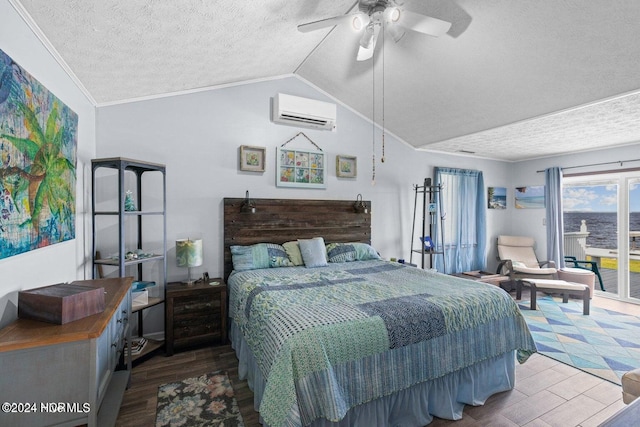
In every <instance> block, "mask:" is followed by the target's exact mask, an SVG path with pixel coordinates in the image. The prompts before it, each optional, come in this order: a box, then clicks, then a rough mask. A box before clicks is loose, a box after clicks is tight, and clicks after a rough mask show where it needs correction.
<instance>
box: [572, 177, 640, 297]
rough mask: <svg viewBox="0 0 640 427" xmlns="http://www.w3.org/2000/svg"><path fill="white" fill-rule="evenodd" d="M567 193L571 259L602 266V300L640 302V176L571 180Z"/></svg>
mask: <svg viewBox="0 0 640 427" xmlns="http://www.w3.org/2000/svg"><path fill="white" fill-rule="evenodd" d="M563 188H564V193H563V210H564V229H565V236H564V242H565V255H570V256H575V257H576V258H577V259H579V260H580V259H582V260H588V261H593V262H595V263H596V265H597V266H598V271H599V273H600V277H596V283H595V289H596V291H600V292H601V294H600V295H602V296H607V297H613V298H618V299H621V300H628V301H634V300H635V301H636V302H640V172H626V173H615V174H614V173H610V174H602V175H585V176H571V177H565V179H564V180H563ZM569 266H570V265H569ZM603 290H604V292H603Z"/></svg>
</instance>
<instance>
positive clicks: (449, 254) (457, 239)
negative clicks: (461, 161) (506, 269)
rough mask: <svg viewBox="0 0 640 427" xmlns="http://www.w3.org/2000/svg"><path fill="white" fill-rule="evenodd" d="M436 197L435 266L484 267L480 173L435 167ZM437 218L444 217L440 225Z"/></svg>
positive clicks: (448, 270) (450, 269)
mask: <svg viewBox="0 0 640 427" xmlns="http://www.w3.org/2000/svg"><path fill="white" fill-rule="evenodd" d="M435 185H440V186H441V192H440V197H438V198H437V200H436V206H437V215H435V216H434V217H435V219H436V220H435V224H433V225H434V229H435V233H434V237H435V239H434V244H435V246H436V250H437V251H444V255H436V256H435V262H434V266H435V268H436V269H437V270H438V271H439V272H441V273H446V274H451V273H460V272H463V271H472V270H482V269H484V268H485V267H486V262H487V260H486V229H487V224H486V209H487V206H486V196H485V188H484V179H483V177H482V172H480V171H476V170H466V169H453V168H439V167H437V168H435ZM439 217H444V221H442V223H443V226H442V227H441V224H440V221H439V219H438V218H439Z"/></svg>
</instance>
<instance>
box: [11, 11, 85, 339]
mask: <svg viewBox="0 0 640 427" xmlns="http://www.w3.org/2000/svg"><path fill="white" fill-rule="evenodd" d="M0 48H1V49H2V50H3V51H4V52H5V53H6V54H7V55H9V56H10V57H11V58H12V59H13V60H14V61H15V62H16V63H17V64H19V65H20V66H21V67H22V68H24V69H25V70H26V71H27V72H29V73H30V74H31V75H32V76H34V77H35V78H36V79H37V80H38V81H39V82H40V83H42V84H43V85H44V86H45V87H46V88H47V89H48V90H49V91H51V92H52V93H53V94H54V95H56V96H57V97H58V98H59V99H60V100H61V101H62V102H64V103H65V104H66V105H68V106H69V107H70V108H71V109H72V110H73V111H75V112H76V113H77V114H78V117H79V123H78V163H77V170H76V173H77V192H76V215H77V216H76V239H75V240H71V241H67V242H64V243H59V244H56V245H52V246H48V247H46V248H42V249H37V250H35V251H31V252H27V253H24V254H20V255H16V256H13V257H10V258H5V259H1V260H0V277H2V279H0V313H2V314H1V317H0V327H2V326H5V325H6V324H8V323H9V322H11V321H13V320H14V319H15V318H16V316H17V299H18V291H19V290H22V289H29V288H34V287H39V286H45V285H51V284H55V283H59V282H64V281H72V280H76V279H84V278H85V262H84V261H85V257H86V254H88V253H89V252H87V251H86V249H87V245H86V240H85V237H86V235H85V233H86V229H85V224H86V222H85V215H86V211H87V207H86V205H85V200H86V199H87V198H86V195H87V189H88V188H89V185H88V181H87V177H89V180H90V174H89V173H88V172H89V169H88V165H89V160H90V159H91V158H92V157H94V155H95V108H94V107H93V105H92V104H91V103H90V102H89V101H88V100H87V98H86V97H85V96H84V95H83V93H82V91H80V90H79V89H78V87H77V86H76V85H75V84H74V82H73V80H72V79H70V78H69V76H68V75H67V74H66V73H65V72H64V70H63V69H62V67H60V65H59V64H58V63H57V62H56V61H55V59H54V58H53V56H52V55H51V54H50V53H49V51H47V49H46V48H45V47H44V45H43V44H42V43H41V42H40V40H39V39H38V38H37V37H36V35H35V34H34V33H33V31H31V29H30V28H29V27H28V26H27V24H26V23H25V22H24V20H23V19H22V18H21V17H20V15H19V14H18V13H17V12H16V10H15V9H14V8H13V6H12V5H11V4H10V3H9V1H8V0H0ZM89 207H90V205H89Z"/></svg>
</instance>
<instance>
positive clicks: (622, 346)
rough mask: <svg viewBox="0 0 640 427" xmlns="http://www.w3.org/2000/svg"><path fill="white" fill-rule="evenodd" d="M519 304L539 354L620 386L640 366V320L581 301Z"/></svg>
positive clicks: (549, 300)
mask: <svg viewBox="0 0 640 427" xmlns="http://www.w3.org/2000/svg"><path fill="white" fill-rule="evenodd" d="M518 306H519V307H520V311H521V312H522V314H523V315H524V318H525V320H526V322H527V325H529V330H530V331H531V335H532V336H533V339H534V341H535V342H536V347H537V348H538V353H541V354H544V355H545V356H548V357H551V358H552V359H555V360H558V361H560V362H563V363H565V364H567V365H571V366H574V367H576V368H578V369H580V370H583V371H585V372H588V373H590V374H592V375H595V376H597V377H600V378H603V379H605V380H607V381H610V382H612V383H614V384H618V385H620V383H621V381H620V379H621V377H622V375H623V374H624V373H625V372H627V371H629V370H631V369H635V368H637V367H639V366H640V319H639V318H637V317H635V316H629V315H626V314H622V313H618V312H615V311H612V310H605V309H603V308H598V307H593V306H591V314H590V315H587V316H585V315H583V314H582V301H572V300H569V302H568V303H566V304H563V303H562V298H557V297H555V298H552V297H550V296H546V297H544V298H539V299H538V309H537V310H534V311H532V310H529V307H530V304H529V302H528V301H523V302H519V303H518Z"/></svg>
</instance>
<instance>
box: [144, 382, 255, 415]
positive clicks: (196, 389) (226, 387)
mask: <svg viewBox="0 0 640 427" xmlns="http://www.w3.org/2000/svg"><path fill="white" fill-rule="evenodd" d="M161 426H180V427H192V426H220V427H222V426H224V427H243V426H244V423H243V421H242V416H241V415H240V410H239V409H238V403H237V402H236V399H235V397H234V396H233V387H232V386H231V382H230V381H229V377H228V376H227V374H226V373H224V372H220V371H219V372H213V373H210V374H205V375H201V376H199V377H195V378H187V379H186V380H183V381H178V382H173V383H168V384H163V385H161V386H160V387H158V406H157V409H156V427H161Z"/></svg>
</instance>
